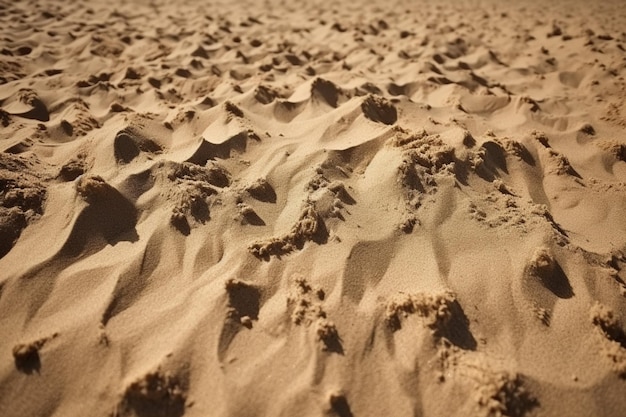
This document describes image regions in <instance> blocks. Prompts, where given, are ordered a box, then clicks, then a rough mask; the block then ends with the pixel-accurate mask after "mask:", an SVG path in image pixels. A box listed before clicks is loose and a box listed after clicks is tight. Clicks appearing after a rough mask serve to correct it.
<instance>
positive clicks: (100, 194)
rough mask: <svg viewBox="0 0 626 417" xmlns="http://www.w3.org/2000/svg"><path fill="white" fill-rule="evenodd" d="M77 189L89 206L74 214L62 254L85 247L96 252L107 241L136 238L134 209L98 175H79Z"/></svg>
mask: <svg viewBox="0 0 626 417" xmlns="http://www.w3.org/2000/svg"><path fill="white" fill-rule="evenodd" d="M78 192H79V194H80V195H81V196H82V197H83V198H84V199H85V200H86V201H87V202H88V204H89V205H88V206H87V207H85V208H84V209H83V211H82V212H81V213H80V214H79V215H78V218H77V219H76V223H75V224H74V227H73V228H72V232H71V233H70V236H69V237H68V239H67V241H66V242H65V245H63V248H62V249H61V253H62V254H63V255H65V256H70V257H74V256H78V255H80V254H81V253H82V252H83V251H85V250H88V252H89V253H93V252H96V251H98V250H100V249H102V248H103V247H104V246H105V245H107V244H109V245H115V244H117V243H118V242H121V241H130V242H135V241H137V239H138V236H137V231H136V230H135V225H136V223H137V209H136V208H135V206H134V205H133V203H131V202H130V201H128V200H127V199H126V197H124V196H123V195H122V194H121V193H120V192H119V191H118V190H116V189H115V188H113V187H112V186H110V185H109V184H107V183H106V182H104V180H102V179H101V178H99V177H89V178H83V181H82V182H81V183H80V184H79V185H78Z"/></svg>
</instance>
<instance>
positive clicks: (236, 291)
mask: <svg viewBox="0 0 626 417" xmlns="http://www.w3.org/2000/svg"><path fill="white" fill-rule="evenodd" d="M225 289H226V293H227V294H228V307H229V309H228V317H229V318H230V319H231V320H235V321H238V322H242V318H244V317H248V318H249V319H250V320H258V319H259V310H260V309H261V303H260V301H261V292H260V291H259V289H258V288H257V287H255V286H254V285H252V284H249V283H247V282H244V281H240V280H237V279H229V280H228V281H226V284H225ZM250 327H251V323H250Z"/></svg>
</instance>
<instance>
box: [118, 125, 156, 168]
mask: <svg viewBox="0 0 626 417" xmlns="http://www.w3.org/2000/svg"><path fill="white" fill-rule="evenodd" d="M161 150H162V148H161V146H159V145H158V144H157V143H155V142H154V141H152V140H150V139H147V138H144V137H142V136H141V135H139V134H137V133H136V132H134V131H132V130H130V129H124V130H121V131H120V132H118V133H117V135H115V139H114V141H113V153H114V155H115V159H116V160H117V161H118V162H121V163H125V164H127V163H129V162H131V161H132V160H133V159H135V158H136V157H137V156H138V155H139V153H140V152H141V151H143V152H149V153H158V152H160V151H161Z"/></svg>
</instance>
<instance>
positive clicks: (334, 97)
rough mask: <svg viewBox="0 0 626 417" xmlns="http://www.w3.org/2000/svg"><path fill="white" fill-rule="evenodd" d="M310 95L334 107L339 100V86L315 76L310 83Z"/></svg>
mask: <svg viewBox="0 0 626 417" xmlns="http://www.w3.org/2000/svg"><path fill="white" fill-rule="evenodd" d="M311 97H316V98H320V99H322V100H323V101H324V102H326V103H328V104H329V105H330V106H331V107H334V108H336V107H337V102H338V101H339V88H338V87H337V86H336V85H335V84H334V83H332V82H331V81H328V80H325V79H323V78H316V79H315V81H313V84H311Z"/></svg>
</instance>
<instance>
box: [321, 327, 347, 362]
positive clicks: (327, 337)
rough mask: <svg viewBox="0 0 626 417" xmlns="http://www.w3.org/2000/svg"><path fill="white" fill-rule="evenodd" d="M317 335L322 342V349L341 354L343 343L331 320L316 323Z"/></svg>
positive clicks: (342, 352)
mask: <svg viewBox="0 0 626 417" xmlns="http://www.w3.org/2000/svg"><path fill="white" fill-rule="evenodd" d="M317 337H318V339H319V341H321V342H322V343H323V344H324V350H325V351H326V352H330V353H336V354H338V355H343V354H344V351H343V345H342V343H341V337H339V332H338V331H337V327H335V325H334V324H333V323H331V322H328V321H326V320H322V321H320V322H318V323H317Z"/></svg>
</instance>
